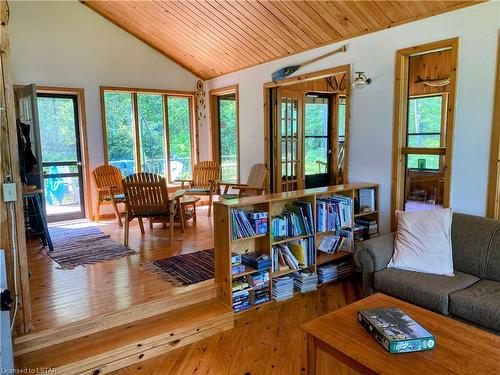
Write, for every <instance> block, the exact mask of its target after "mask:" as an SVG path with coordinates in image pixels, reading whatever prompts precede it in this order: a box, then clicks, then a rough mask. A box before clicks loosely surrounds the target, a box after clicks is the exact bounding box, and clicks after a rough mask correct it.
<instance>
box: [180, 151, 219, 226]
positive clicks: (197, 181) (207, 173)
mask: <svg viewBox="0 0 500 375" xmlns="http://www.w3.org/2000/svg"><path fill="white" fill-rule="evenodd" d="M219 178H220V165H219V163H217V162H216V161H211V160H205V161H200V162H199V163H197V164H195V166H194V168H193V178H192V179H191V180H176V181H178V182H181V189H183V188H184V187H185V184H188V185H189V187H188V188H187V189H186V195H197V196H199V195H201V196H208V197H209V198H208V214H207V215H208V216H210V215H211V213H212V202H213V195H214V194H216V192H217V186H218V185H217V182H218V180H219Z"/></svg>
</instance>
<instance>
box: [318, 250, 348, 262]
mask: <svg viewBox="0 0 500 375" xmlns="http://www.w3.org/2000/svg"><path fill="white" fill-rule="evenodd" d="M351 255H352V253H349V252H347V251H343V250H337V251H336V252H335V253H333V254H327V253H324V252H318V256H317V257H316V265H318V266H319V265H321V264H325V263H328V262H332V261H334V260H339V259H345V258H348V257H350V256H351Z"/></svg>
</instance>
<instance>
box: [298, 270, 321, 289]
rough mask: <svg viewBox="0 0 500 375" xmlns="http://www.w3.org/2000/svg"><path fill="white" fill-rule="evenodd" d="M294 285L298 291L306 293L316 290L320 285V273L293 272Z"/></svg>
mask: <svg viewBox="0 0 500 375" xmlns="http://www.w3.org/2000/svg"><path fill="white" fill-rule="evenodd" d="M292 277H293V287H294V290H295V291H296V292H299V293H302V294H305V293H309V292H312V291H315V290H316V289H317V287H318V274H317V273H315V272H310V271H306V270H303V271H299V272H294V273H292Z"/></svg>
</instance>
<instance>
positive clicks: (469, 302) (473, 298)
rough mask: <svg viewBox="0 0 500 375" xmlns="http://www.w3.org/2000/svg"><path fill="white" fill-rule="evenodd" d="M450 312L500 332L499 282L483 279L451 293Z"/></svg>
mask: <svg viewBox="0 0 500 375" xmlns="http://www.w3.org/2000/svg"><path fill="white" fill-rule="evenodd" d="M450 313H451V314H452V315H454V316H457V317H458V318H461V319H464V320H467V321H469V322H471V323H474V324H477V325H479V326H482V327H486V328H489V329H493V330H495V331H497V332H500V282H498V281H493V280H484V279H483V280H480V281H478V282H477V283H475V284H474V285H472V286H470V287H469V288H467V289H463V290H460V291H457V292H454V293H451V294H450Z"/></svg>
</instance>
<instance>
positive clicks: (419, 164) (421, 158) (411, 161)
mask: <svg viewBox="0 0 500 375" xmlns="http://www.w3.org/2000/svg"><path fill="white" fill-rule="evenodd" d="M439 159H440V156H439V155H414V154H410V155H407V157H406V163H407V164H406V167H407V168H408V169H418V170H438V169H440V166H439Z"/></svg>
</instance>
